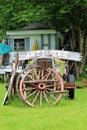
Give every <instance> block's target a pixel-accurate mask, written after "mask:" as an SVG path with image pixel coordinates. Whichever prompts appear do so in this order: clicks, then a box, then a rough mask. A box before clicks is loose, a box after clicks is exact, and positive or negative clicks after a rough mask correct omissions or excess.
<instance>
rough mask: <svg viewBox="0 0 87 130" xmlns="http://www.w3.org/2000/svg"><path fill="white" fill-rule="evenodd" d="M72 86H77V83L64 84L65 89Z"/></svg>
mask: <svg viewBox="0 0 87 130" xmlns="http://www.w3.org/2000/svg"><path fill="white" fill-rule="evenodd" d="M72 88H76V85H75V84H68V83H66V84H64V89H72Z"/></svg>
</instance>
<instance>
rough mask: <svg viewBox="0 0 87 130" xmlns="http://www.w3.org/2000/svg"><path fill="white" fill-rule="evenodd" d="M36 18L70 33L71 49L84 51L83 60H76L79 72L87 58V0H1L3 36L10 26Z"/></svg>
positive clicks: (24, 23) (19, 24)
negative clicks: (80, 61) (79, 61)
mask: <svg viewBox="0 0 87 130" xmlns="http://www.w3.org/2000/svg"><path fill="white" fill-rule="evenodd" d="M35 21H40V22H44V23H47V24H50V25H51V26H53V27H54V28H55V29H56V30H58V31H61V32H62V33H64V34H67V35H68V39H67V40H68V43H69V45H70V48H71V50H73V51H80V52H81V53H82V55H83V61H82V63H81V64H77V63H75V66H76V72H77V76H79V74H80V73H82V72H83V67H84V64H85V62H86V59H87V0H72V1H71V0H30V1H28V0H22V1H21V0H0V40H2V39H3V38H4V37H5V32H6V31H7V30H14V29H15V30H16V29H18V28H20V27H22V26H24V25H27V24H28V23H29V22H35ZM66 42H67V41H66ZM66 42H65V43H64V44H66Z"/></svg>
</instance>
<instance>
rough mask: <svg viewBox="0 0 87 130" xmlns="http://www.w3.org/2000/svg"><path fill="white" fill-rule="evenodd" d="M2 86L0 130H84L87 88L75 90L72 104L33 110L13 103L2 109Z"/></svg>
mask: <svg viewBox="0 0 87 130" xmlns="http://www.w3.org/2000/svg"><path fill="white" fill-rule="evenodd" d="M4 86H5V84H3V83H0V130H58V129H59V130H87V89H86V88H84V89H76V91H75V99H74V100H69V99H62V100H61V101H60V102H59V103H58V104H57V105H55V106H43V107H33V108H32V107H28V106H27V105H24V104H23V103H22V102H21V101H18V100H15V99H13V100H11V102H9V104H7V105H5V106H2V101H3V98H4V94H5V87H4Z"/></svg>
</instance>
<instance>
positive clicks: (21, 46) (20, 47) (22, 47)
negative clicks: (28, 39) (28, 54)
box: [14, 39, 25, 51]
mask: <svg viewBox="0 0 87 130" xmlns="http://www.w3.org/2000/svg"><path fill="white" fill-rule="evenodd" d="M17 43H18V46H17ZM17 49H18V51H24V50H25V42H24V39H14V51H17Z"/></svg>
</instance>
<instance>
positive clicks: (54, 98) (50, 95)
mask: <svg viewBox="0 0 87 130" xmlns="http://www.w3.org/2000/svg"><path fill="white" fill-rule="evenodd" d="M46 93H47V94H49V96H50V97H52V98H53V99H54V100H57V98H56V97H55V96H53V95H52V94H50V93H49V92H48V91H46Z"/></svg>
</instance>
